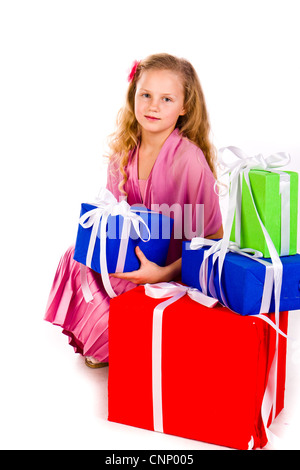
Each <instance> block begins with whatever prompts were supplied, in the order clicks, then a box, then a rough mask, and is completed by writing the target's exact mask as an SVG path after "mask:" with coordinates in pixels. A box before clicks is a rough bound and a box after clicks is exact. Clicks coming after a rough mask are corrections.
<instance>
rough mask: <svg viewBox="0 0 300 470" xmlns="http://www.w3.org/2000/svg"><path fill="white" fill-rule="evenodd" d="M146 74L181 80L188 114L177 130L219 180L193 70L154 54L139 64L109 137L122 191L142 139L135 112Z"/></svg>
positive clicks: (180, 61) (187, 64)
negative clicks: (171, 75)
mask: <svg viewBox="0 0 300 470" xmlns="http://www.w3.org/2000/svg"><path fill="white" fill-rule="evenodd" d="M147 70H170V71H172V72H174V73H176V74H177V75H179V76H180V77H181V79H182V83H183V87H184V109H185V114H184V115H183V116H179V118H178V121H177V123H176V127H177V128H178V129H179V131H180V133H181V134H182V135H183V136H184V137H187V138H188V139H189V140H190V141H192V142H193V143H194V144H196V145H197V146H198V147H200V148H201V150H202V152H203V153H204V155H205V158H206V160H207V163H208V164H209V167H210V169H211V171H212V172H213V174H214V176H215V177H216V150H215V147H214V146H213V144H212V143H211V141H210V123H209V117H208V113H207V108H206V103H205V98H204V94H203V91H202V88H201V85H200V81H199V78H198V75H197V73H196V71H195V69H194V67H193V66H192V65H191V64H190V62H188V61H187V60H185V59H181V58H178V57H175V56H172V55H170V54H154V55H150V56H149V57H147V58H146V59H144V60H142V61H140V62H139V64H138V66H137V68H136V73H135V75H134V77H133V80H132V81H131V83H130V84H129V87H128V90H127V95H126V102H125V106H124V107H123V108H122V109H121V110H120V111H119V113H118V116H117V130H116V132H115V133H113V134H112V135H111V136H110V139H109V146H110V150H111V154H110V158H113V157H114V158H116V157H117V158H118V159H119V168H120V171H121V173H122V175H123V180H122V182H121V183H120V186H119V189H120V190H121V191H122V192H123V193H125V194H126V192H125V191H124V189H123V188H124V185H125V183H126V181H127V174H126V166H127V164H128V159H129V156H130V152H131V151H132V150H133V149H134V148H135V147H136V145H137V144H138V141H139V139H140V136H141V129H140V124H139V123H138V122H137V120H136V117H135V112H134V103H135V94H136V85H137V82H138V80H139V78H140V77H141V75H142V73H143V72H144V71H147Z"/></svg>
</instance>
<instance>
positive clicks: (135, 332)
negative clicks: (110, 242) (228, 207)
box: [108, 158, 300, 449]
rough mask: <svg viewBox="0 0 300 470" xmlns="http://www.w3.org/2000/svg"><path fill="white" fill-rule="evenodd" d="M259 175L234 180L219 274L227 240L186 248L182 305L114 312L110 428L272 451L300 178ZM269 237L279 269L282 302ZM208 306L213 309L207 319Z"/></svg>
mask: <svg viewBox="0 0 300 470" xmlns="http://www.w3.org/2000/svg"><path fill="white" fill-rule="evenodd" d="M275 159H276V158H275ZM266 166H267V167H268V168H267V169H266V170H262V169H257V168H255V165H252V168H253V167H254V168H255V169H251V170H250V171H246V172H245V174H244V173H243V172H240V174H239V175H238V177H237V179H238V180H239V183H238V184H240V185H241V188H240V189H241V190H240V194H241V199H240V200H239V201H235V203H234V204H233V205H234V206H235V207H238V206H239V211H237V212H236V214H235V216H234V220H232V223H231V225H230V227H229V229H230V238H231V241H230V242H229V236H228V240H227V241H226V240H225V242H226V246H225V248H226V250H225V251H226V253H225V257H224V260H223V261H222V264H220V263H219V260H220V254H221V252H222V249H224V243H225V242H224V240H221V241H219V242H218V241H215V242H208V243H207V245H206V243H205V242H204V243H203V241H202V244H201V243H200V244H199V243H198V242H199V240H192V241H191V242H184V243H183V250H182V284H181V288H185V292H184V293H181V294H180V293H179V294H176V293H175V294H173V293H171V291H170V293H169V294H168V293H163V291H164V289H165V286H160V285H157V288H158V290H159V289H160V288H161V290H162V293H161V294H159V293H158V294H156V293H155V287H156V286H155V285H154V286H153V287H152V288H151V289H152V290H153V288H154V291H153V292H152V294H151V293H150V294H149V293H147V289H146V286H139V287H137V288H135V289H133V290H132V291H129V292H127V293H125V294H123V295H121V296H119V297H117V298H114V299H112V300H111V307H110V320H109V357H110V370H109V401H108V404H109V413H108V419H109V420H110V421H115V422H119V423H123V424H127V425H131V426H137V427H141V428H144V429H149V430H155V431H160V432H165V433H169V434H174V435H178V436H182V437H186V438H191V439H196V440H201V441H205V442H210V443H213V444H217V445H223V446H228V447H232V448H237V449H248V448H262V447H264V446H265V445H266V444H267V442H268V440H270V439H271V433H270V431H269V429H268V428H269V426H270V424H271V423H272V421H273V419H274V418H275V417H276V416H277V415H278V414H279V413H280V411H281V410H282V409H283V407H284V391H285V374H286V351H287V344H286V342H287V330H288V313H287V311H288V310H296V309H300V292H299V274H300V255H298V254H297V253H296V252H297V214H298V207H297V201H298V175H297V174H296V173H293V172H285V173H284V172H282V171H281V170H280V171H277V170H276V169H275V170H274V169H273V168H271V166H268V165H266ZM274 166H276V165H274ZM278 166H279V165H278ZM232 173H234V171H233V172H232ZM285 175H287V176H285ZM247 181H248V184H247ZM249 184H250V187H249ZM232 187H233V185H232ZM232 187H231V190H232ZM238 193H239V192H238V191H237V193H234V191H233V196H232V193H231V197H234V198H238V195H237V194H238ZM283 193H284V194H283ZM287 212H288V213H287ZM258 215H259V218H260V222H258V220H257V219H258ZM287 224H288V226H287ZM262 226H263V228H262ZM227 229H228V227H227ZM264 229H265V231H264ZM266 232H267V235H269V237H270V239H271V241H272V243H271V245H272V246H274V247H275V250H276V252H277V253H276V256H277V257H278V259H279V260H280V264H281V266H282V271H280V270H279V274H280V273H281V274H280V275H281V279H280V292H281V295H280V299H278V292H277V294H274V287H275V286H276V282H277V281H278V279H277V281H276V282H275V281H274V259H275V260H276V259H277V258H276V256H275V255H274V252H272V253H271V254H270V252H269V250H270V242H268V243H266ZM226 235H228V234H226ZM224 238H225V235H224ZM283 238H284V240H283ZM215 244H218V246H217V249H215V248H216V246H214V245H215ZM222 247H223V248H222ZM249 248H250V250H248V249H249ZM271 248H272V247H271ZM209 250H210V253H211V254H210V255H209V256H208V257H207V253H208V252H209ZM272 250H273V248H272ZM258 252H260V253H258ZM270 256H271V257H270ZM204 260H205V262H204ZM275 264H278V263H277V262H276V263H275ZM204 265H205V270H204V272H203V266H204ZM201 267H202V269H201ZM277 268H278V267H277ZM277 268H276V269H277ZM277 272H278V271H277ZM275 277H278V276H277V275H275ZM163 284H165V283H163ZM169 284H174V283H169ZM175 284H176V283H175ZM178 286H179V285H178V284H177V285H174V286H173V287H174V288H178ZM277 286H278V285H277ZM151 289H150V290H151ZM167 290H168V289H167ZM179 291H180V288H179ZM201 291H202V294H201V295H203V297H204V300H203V299H201V295H200V296H199V294H200V293H201ZM276 296H277V297H276ZM166 297H167V301H165V298H166ZM197 297H199V299H198V300H197ZM207 298H214V299H217V300H219V302H220V303H218V304H217V305H216V306H214V308H210V306H207V305H208V304H207V303H206V300H205V299H207ZM276 299H277V300H276ZM224 305H225V306H224ZM279 311H280V312H279ZM124 360H125V362H126V363H128V361H129V363H130V367H124ZM274 364H275V369H276V373H274V370H275V369H274ZM272 380H273V382H274V381H275V382H276V383H273V384H271V385H272V387H271V388H272V389H275V390H276V393H275V394H274V396H273V397H272V399H271V401H272V403H271V405H270V403H267V401H268V400H267V398H268V396H267V395H268V393H267V391H268V390H269V387H270V381H272Z"/></svg>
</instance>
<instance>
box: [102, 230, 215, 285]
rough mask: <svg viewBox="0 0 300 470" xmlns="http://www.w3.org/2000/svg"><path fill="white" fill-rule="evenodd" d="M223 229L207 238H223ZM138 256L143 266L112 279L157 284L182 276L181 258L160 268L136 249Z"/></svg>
mask: <svg viewBox="0 0 300 470" xmlns="http://www.w3.org/2000/svg"><path fill="white" fill-rule="evenodd" d="M222 236H223V227H222V226H221V227H220V228H219V230H218V231H217V232H216V233H215V234H213V235H209V236H208V237H206V238H222ZM136 255H137V257H138V258H139V260H140V262H141V266H140V268H139V269H137V270H136V271H132V272H130V273H114V274H111V276H112V277H116V278H118V279H126V280H127V281H131V282H133V283H134V284H156V283H157V282H170V281H174V280H175V279H177V278H178V277H179V276H180V274H181V258H179V259H178V260H176V261H174V263H172V264H169V265H168V266H163V267H162V266H158V264H156V263H153V262H152V261H149V260H148V259H147V258H146V256H145V255H144V253H143V252H142V250H141V249H140V248H139V247H136Z"/></svg>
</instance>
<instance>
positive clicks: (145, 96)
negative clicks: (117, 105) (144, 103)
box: [142, 93, 150, 98]
mask: <svg viewBox="0 0 300 470" xmlns="http://www.w3.org/2000/svg"><path fill="white" fill-rule="evenodd" d="M142 97H143V98H150V95H149V93H143V94H142Z"/></svg>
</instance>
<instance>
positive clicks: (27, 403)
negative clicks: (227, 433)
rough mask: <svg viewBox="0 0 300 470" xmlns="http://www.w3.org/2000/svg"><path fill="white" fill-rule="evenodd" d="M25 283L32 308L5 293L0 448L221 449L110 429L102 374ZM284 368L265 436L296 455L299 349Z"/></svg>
mask: <svg viewBox="0 0 300 470" xmlns="http://www.w3.org/2000/svg"><path fill="white" fill-rule="evenodd" d="M50 277H51V276H50V275H49V279H50ZM31 281H32V290H31V291H30V290H29V289H28V285H27V287H26V292H27V298H28V299H29V297H30V298H36V303H35V304H34V303H33V305H34V307H32V309H29V307H28V306H29V305H30V304H29V303H26V296H25V297H24V296H22V291H21V292H16V293H15V297H14V296H13V294H12V293H10V292H9V291H8V292H7V295H8V296H10V297H11V298H10V301H9V299H7V300H8V304H7V307H6V309H5V310H6V311H5V315H3V320H2V326H1V331H2V355H1V387H0V394H1V402H0V406H1V409H0V412H1V417H0V423H1V425H0V426H1V427H0V448H1V449H71V450H73V449H107V450H114V449H123V450H124V449H129V450H132V449H152V450H153V449H158V450H163V449H167V450H170V449H176V450H179V449H181V450H185V449H189V450H203V449H208V450H214V449H216V450H218V449H224V448H222V447H218V446H215V445H212V444H207V443H202V442H197V441H191V440H188V439H182V438H179V437H175V436H168V435H163V434H159V433H154V432H150V431H146V430H141V429H137V428H132V427H129V426H123V425H119V424H116V423H111V422H108V421H107V378H108V369H107V368H106V369H101V370H91V369H88V368H87V367H86V366H85V365H84V362H83V359H82V357H80V356H79V355H75V354H74V352H73V349H72V348H70V347H69V346H68V344H67V338H66V337H65V336H64V335H62V334H61V331H60V329H59V328H58V327H54V326H52V325H50V324H48V323H46V322H44V321H43V319H42V318H43V314H44V307H45V301H46V298H47V294H48V286H47V283H45V285H44V287H42V288H41V289H40V290H39V292H40V294H39V295H38V296H37V295H36V293H35V289H34V287H35V286H34V284H35V281H34V280H31ZM28 291H29V292H28ZM24 292H25V291H24ZM24 292H23V294H24ZM24 298H25V300H24ZM10 306H11V308H10ZM289 333H290V335H291V336H294V337H296V338H297V340H299V339H300V312H298V311H297V312H292V313H291V314H290V329H289ZM298 346H299V343H298ZM287 365H288V367H287V383H286V407H285V410H284V412H282V413H281V415H280V416H279V417H278V418H277V420H276V422H275V423H274V425H273V426H272V428H271V429H272V430H273V431H274V432H275V433H276V434H277V435H278V436H279V437H280V447H281V448H284V449H300V406H299V405H300V350H299V349H297V347H296V345H292V342H290V344H289V352H288V362H287ZM127 367H130V364H129V363H128V365H127ZM266 449H271V447H270V446H269V445H268V446H267V447H266Z"/></svg>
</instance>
